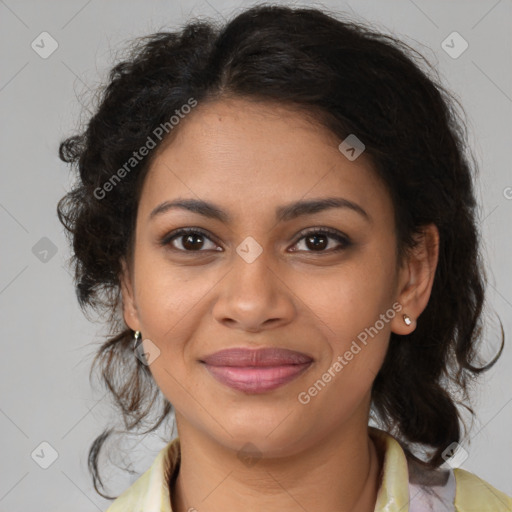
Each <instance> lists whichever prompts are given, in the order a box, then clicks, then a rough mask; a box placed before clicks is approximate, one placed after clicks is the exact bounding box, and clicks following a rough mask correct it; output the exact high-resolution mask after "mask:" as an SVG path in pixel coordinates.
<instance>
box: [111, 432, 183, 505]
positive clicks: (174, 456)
mask: <svg viewBox="0 0 512 512" xmlns="http://www.w3.org/2000/svg"><path fill="white" fill-rule="evenodd" d="M179 465H180V440H179V438H175V439H173V440H172V441H169V442H168V443H167V445H166V446H164V448H162V449H161V451H160V452H159V453H158V455H157V457H156V458H155V459H154V461H153V463H152V464H151V467H150V468H149V469H148V470H147V471H146V472H145V473H143V474H142V475H141V476H140V477H139V478H138V479H137V480H136V481H135V482H134V483H133V484H132V485H131V486H130V487H129V488H128V489H126V490H125V491H124V492H123V493H122V494H121V495H120V496H118V497H117V498H116V499H115V501H114V502H113V503H111V505H110V506H109V507H108V508H107V510H106V511H105V512H141V511H144V512H172V509H171V498H170V480H171V477H174V476H175V475H176V473H177V471H178V469H179Z"/></svg>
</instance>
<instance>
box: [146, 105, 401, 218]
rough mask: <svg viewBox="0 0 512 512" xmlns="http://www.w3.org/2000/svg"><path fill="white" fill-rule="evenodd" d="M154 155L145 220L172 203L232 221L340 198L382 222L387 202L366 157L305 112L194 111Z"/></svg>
mask: <svg viewBox="0 0 512 512" xmlns="http://www.w3.org/2000/svg"><path fill="white" fill-rule="evenodd" d="M174 129H177V131H176V132H175V133H173V134H172V139H170V140H169V141H165V142H164V145H163V146H162V147H161V148H160V149H159V153H158V156H157V158H156V159H155V160H154V161H153V163H152V165H151V168H150V169H149V172H148V175H147V176H146V179H145V183H144V187H143V192H142V195H141V204H140V210H141V214H142V215H149V213H150V211H151V209H153V208H154V207H155V206H156V204H157V203H159V202H162V201H166V200H172V199H175V198H195V199H199V198H200V199H205V200H208V201H210V202H212V203H215V204H222V205H223V206H225V208H226V209H227V210H230V211H232V212H233V213H234V214H236V215H239V214H241V213H245V214H249V215H250V213H251V212H252V213H253V214H256V213H257V212H261V211H263V210H264V211H266V212H269V213H270V212H272V214H273V212H274V210H275V207H276V206H277V205H281V204H284V203H288V202H292V201H297V200H299V199H308V198H309V197H315V198H318V197H324V196H325V197H326V196H331V197H332V196H338V197H344V198H346V199H348V200H350V201H353V202H356V203H359V204H361V205H365V206H364V208H365V209H367V210H373V211H374V212H375V213H378V214H380V215H381V216H382V215H385V214H386V213H389V210H390V209H391V208H392V206H391V203H390V198H389V196H388V194H387V191H386V189H385V187H384V186H383V184H382V183H381V181H380V180H379V179H378V177H377V175H376V173H375V171H374V170H373V167H372V165H371V161H370V159H369V158H367V156H366V155H364V153H363V154H362V155H361V156H359V157H358V158H357V159H356V160H353V161H350V160H349V159H347V158H346V157H345V155H344V154H342V153H341V152H340V150H339V149H338V145H339V143H340V142H341V139H339V138H337V137H336V136H335V135H334V134H333V133H332V132H330V131H329V130H327V129H326V128H324V127H322V126H321V125H319V124H318V123H315V122H313V121H312V120H311V119H310V118H308V117H307V116H305V114H304V113H303V112H300V111H297V110H293V109H290V108H287V107H284V106H280V105H277V104H274V103H272V104H269V103H261V102H258V103H257V102H252V101H248V100H243V99H230V100H221V101H217V102H212V103H207V104H204V105H202V104H199V105H198V106H197V107H196V108H195V109H194V110H193V111H192V113H190V114H188V116H186V117H185V118H184V119H182V120H181V121H180V125H179V126H177V127H175V128H174Z"/></svg>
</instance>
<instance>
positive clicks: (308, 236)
mask: <svg viewBox="0 0 512 512" xmlns="http://www.w3.org/2000/svg"><path fill="white" fill-rule="evenodd" d="M300 235H301V237H300V238H299V240H298V241H297V243H298V242H300V241H301V240H302V239H304V240H305V245H306V247H308V248H312V249H313V250H311V251H306V252H327V253H329V252H337V251H341V250H343V249H346V248H347V247H349V246H350V245H351V244H352V242H351V241H350V239H349V238H348V237H347V236H345V235H343V234H342V233H340V232H339V231H337V230H335V229H330V228H313V229H308V230H306V231H302V232H301V233H300ZM329 239H331V240H336V241H337V242H338V247H337V248H335V249H331V250H329V251H325V250H323V249H325V248H326V247H327V246H328V245H329ZM294 252H295V251H294Z"/></svg>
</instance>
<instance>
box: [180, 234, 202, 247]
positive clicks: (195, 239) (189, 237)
mask: <svg viewBox="0 0 512 512" xmlns="http://www.w3.org/2000/svg"><path fill="white" fill-rule="evenodd" d="M201 237H202V235H194V234H191V235H187V236H186V238H185V242H184V243H183V246H184V247H185V248H186V249H197V248H198V247H197V245H194V244H195V243H197V242H198V241H199V248H201V246H202V241H201V240H200V239H201ZM189 244H190V245H189Z"/></svg>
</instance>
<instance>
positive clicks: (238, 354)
mask: <svg viewBox="0 0 512 512" xmlns="http://www.w3.org/2000/svg"><path fill="white" fill-rule="evenodd" d="M201 361H202V362H204V363H206V364H207V365H210V366H237V367H244V366H257V367H260V366H267V367H268V366H284V365H291V364H304V363H310V362H311V361H313V358H312V357H310V356H308V355H307V354H303V353H302V352H296V351H295V350H289V349H285V348H274V347H268V348H258V349H248V348H242V347H240V348H228V349H225V350H221V351H219V352H215V353H214V354H210V355H208V356H206V357H204V358H203V359H202V360H201Z"/></svg>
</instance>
